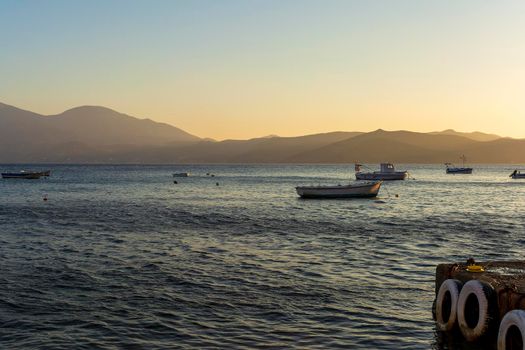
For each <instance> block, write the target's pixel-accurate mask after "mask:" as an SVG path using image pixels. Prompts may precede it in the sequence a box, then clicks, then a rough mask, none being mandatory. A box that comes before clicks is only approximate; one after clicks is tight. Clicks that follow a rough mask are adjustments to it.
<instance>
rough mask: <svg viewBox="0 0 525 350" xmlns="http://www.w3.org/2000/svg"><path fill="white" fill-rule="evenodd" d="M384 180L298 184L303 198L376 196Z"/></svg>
mask: <svg viewBox="0 0 525 350" xmlns="http://www.w3.org/2000/svg"><path fill="white" fill-rule="evenodd" d="M381 183H382V181H374V182H365V183H355V184H348V185H336V186H298V187H296V188H295V190H296V191H297V194H298V195H299V196H301V198H371V197H376V196H377V194H378V192H379V189H380V188H381Z"/></svg>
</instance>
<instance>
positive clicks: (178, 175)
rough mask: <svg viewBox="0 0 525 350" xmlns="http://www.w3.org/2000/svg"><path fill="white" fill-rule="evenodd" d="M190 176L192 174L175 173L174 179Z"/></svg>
mask: <svg viewBox="0 0 525 350" xmlns="http://www.w3.org/2000/svg"><path fill="white" fill-rule="evenodd" d="M188 176H190V173H175V174H173V177H188Z"/></svg>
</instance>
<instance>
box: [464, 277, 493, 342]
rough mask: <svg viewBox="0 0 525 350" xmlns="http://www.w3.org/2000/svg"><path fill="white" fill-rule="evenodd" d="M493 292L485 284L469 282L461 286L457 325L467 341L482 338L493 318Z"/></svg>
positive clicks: (474, 281)
mask: <svg viewBox="0 0 525 350" xmlns="http://www.w3.org/2000/svg"><path fill="white" fill-rule="evenodd" d="M493 295H494V290H493V289H492V287H491V286H490V285H488V284H486V283H483V282H480V281H478V280H470V281H468V282H467V283H465V284H464V285H463V288H462V289H461V292H460V293H459V299H458V311H457V312H458V324H459V329H460V330H461V333H462V334H463V336H464V337H465V339H467V340H468V341H474V340H477V339H479V338H480V337H481V336H483V335H484V334H485V333H486V332H487V330H488V328H489V323H490V322H491V321H492V319H493V317H494V307H495V305H493V304H494V301H493V300H492V299H493V298H492V297H493Z"/></svg>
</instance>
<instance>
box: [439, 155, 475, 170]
mask: <svg viewBox="0 0 525 350" xmlns="http://www.w3.org/2000/svg"><path fill="white" fill-rule="evenodd" d="M459 159H461V160H462V161H463V166H462V167H456V166H454V164H452V163H445V165H446V167H447V169H446V173H447V174H472V168H468V167H466V166H465V162H466V161H467V157H465V155H462V156H461V157H459Z"/></svg>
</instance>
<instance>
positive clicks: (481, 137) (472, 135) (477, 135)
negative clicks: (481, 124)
mask: <svg viewBox="0 0 525 350" xmlns="http://www.w3.org/2000/svg"><path fill="white" fill-rule="evenodd" d="M430 134H437V135H454V136H463V137H466V138H468V139H472V140H476V141H494V140H497V139H500V138H501V136H499V135H496V134H486V133H483V132H479V131H474V132H459V131H455V130H453V129H447V130H443V131H434V132H431V133H430Z"/></svg>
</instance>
